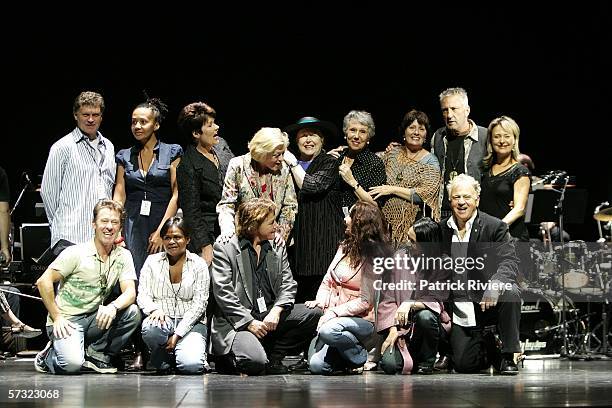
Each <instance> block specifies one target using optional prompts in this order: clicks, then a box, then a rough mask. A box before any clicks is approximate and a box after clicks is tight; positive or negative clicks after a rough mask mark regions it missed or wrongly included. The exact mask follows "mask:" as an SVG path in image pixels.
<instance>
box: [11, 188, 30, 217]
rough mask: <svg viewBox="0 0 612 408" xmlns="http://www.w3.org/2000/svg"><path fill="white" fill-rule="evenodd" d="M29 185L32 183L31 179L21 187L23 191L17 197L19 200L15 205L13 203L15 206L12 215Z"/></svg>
mask: <svg viewBox="0 0 612 408" xmlns="http://www.w3.org/2000/svg"><path fill="white" fill-rule="evenodd" d="M28 187H30V183H29V181H26V182H25V184H24V185H23V188H22V189H21V192H20V193H19V196H18V197H17V201H15V205H13V208H11V215H13V211H15V209H16V208H17V206H18V205H19V203H20V202H21V199H22V198H23V195H24V194H25V192H26V190H27V189H28Z"/></svg>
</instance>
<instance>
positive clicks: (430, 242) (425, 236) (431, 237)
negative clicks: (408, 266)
mask: <svg viewBox="0 0 612 408" xmlns="http://www.w3.org/2000/svg"><path fill="white" fill-rule="evenodd" d="M412 228H414V234H415V235H416V241H417V245H418V247H419V249H420V251H421V253H422V254H423V255H425V256H427V257H432V258H433V257H437V256H440V255H441V253H442V248H441V242H442V232H441V231H442V230H441V229H440V225H439V224H438V223H437V222H435V221H434V220H432V219H431V218H429V217H423V218H421V219H419V220H417V221H415V223H414V224H412Z"/></svg>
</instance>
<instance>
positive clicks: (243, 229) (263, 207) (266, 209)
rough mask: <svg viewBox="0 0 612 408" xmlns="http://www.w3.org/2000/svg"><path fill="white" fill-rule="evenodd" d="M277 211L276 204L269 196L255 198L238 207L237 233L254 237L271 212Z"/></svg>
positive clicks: (242, 236)
mask: <svg viewBox="0 0 612 408" xmlns="http://www.w3.org/2000/svg"><path fill="white" fill-rule="evenodd" d="M275 213H276V204H275V203H274V202H273V201H272V200H270V199H268V198H253V199H252V200H249V201H246V202H244V203H242V204H240V206H239V207H238V212H237V213H236V235H237V236H238V237H239V238H249V239H250V238H252V237H253V236H254V235H255V232H256V231H257V229H258V228H259V227H260V225H261V224H262V223H263V222H264V221H265V220H266V218H268V216H269V215H270V214H272V215H274V214H275Z"/></svg>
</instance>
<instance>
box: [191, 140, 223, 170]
mask: <svg viewBox="0 0 612 408" xmlns="http://www.w3.org/2000/svg"><path fill="white" fill-rule="evenodd" d="M196 150H197V151H198V152H200V153H202V156H204V157H206V158H207V159H208V160H210V161H211V162H212V163H213V164H214V165H215V167H217V168H219V158H218V157H217V155H216V154H215V151H214V149H212V148H211V149H210V151H208V150H206V149H205V148H203V147H201V146H200V145H198V147H197V148H196Z"/></svg>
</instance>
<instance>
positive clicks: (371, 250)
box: [340, 201, 392, 268]
mask: <svg viewBox="0 0 612 408" xmlns="http://www.w3.org/2000/svg"><path fill="white" fill-rule="evenodd" d="M350 217H351V228H350V229H349V231H348V232H347V234H346V238H345V239H344V240H343V241H342V242H341V243H340V246H341V247H342V250H343V251H344V253H345V254H347V255H348V256H349V258H350V265H351V267H353V268H357V267H359V265H361V264H364V265H371V264H372V259H373V258H376V257H386V256H388V255H389V254H390V253H391V252H392V251H391V247H390V245H389V240H390V236H389V229H388V228H387V221H386V220H385V216H384V215H383V213H382V211H381V210H380V208H378V206H377V205H376V204H372V203H369V202H366V201H358V202H357V203H356V204H355V205H354V206H353V208H351V212H350Z"/></svg>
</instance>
